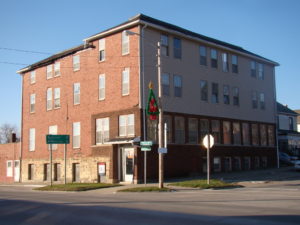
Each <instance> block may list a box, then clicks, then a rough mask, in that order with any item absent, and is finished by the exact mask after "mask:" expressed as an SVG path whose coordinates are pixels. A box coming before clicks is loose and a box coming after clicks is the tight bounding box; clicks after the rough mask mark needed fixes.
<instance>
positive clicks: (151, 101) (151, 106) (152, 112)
mask: <svg viewBox="0 0 300 225" xmlns="http://www.w3.org/2000/svg"><path fill="white" fill-rule="evenodd" d="M149 86H150V87H149V88H150V89H149V98H148V104H147V109H146V110H147V114H148V115H149V118H150V120H156V119H157V115H158V114H159V110H158V104H157V101H156V98H155V95H154V92H153V90H152V87H151V85H149Z"/></svg>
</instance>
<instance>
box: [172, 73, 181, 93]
mask: <svg viewBox="0 0 300 225" xmlns="http://www.w3.org/2000/svg"><path fill="white" fill-rule="evenodd" d="M173 79H174V96H175V97H182V77H181V76H180V75H174V77H173Z"/></svg>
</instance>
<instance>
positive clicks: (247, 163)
mask: <svg viewBox="0 0 300 225" xmlns="http://www.w3.org/2000/svg"><path fill="white" fill-rule="evenodd" d="M244 169H245V170H250V169H251V159H250V157H248V156H247V157H244Z"/></svg>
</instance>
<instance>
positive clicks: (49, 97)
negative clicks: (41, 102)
mask: <svg viewBox="0 0 300 225" xmlns="http://www.w3.org/2000/svg"><path fill="white" fill-rule="evenodd" d="M51 109H52V88H48V89H47V110H51Z"/></svg>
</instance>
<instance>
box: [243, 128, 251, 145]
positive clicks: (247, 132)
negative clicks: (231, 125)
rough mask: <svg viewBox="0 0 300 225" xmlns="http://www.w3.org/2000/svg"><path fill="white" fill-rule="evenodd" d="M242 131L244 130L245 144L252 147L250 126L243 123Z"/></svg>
mask: <svg viewBox="0 0 300 225" xmlns="http://www.w3.org/2000/svg"><path fill="white" fill-rule="evenodd" d="M242 130H243V144H244V145H250V135H249V124H248V123H242Z"/></svg>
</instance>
